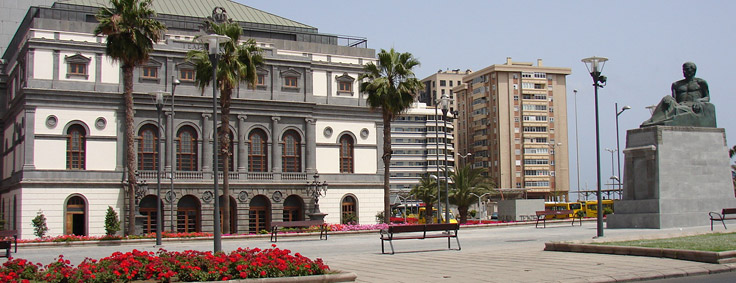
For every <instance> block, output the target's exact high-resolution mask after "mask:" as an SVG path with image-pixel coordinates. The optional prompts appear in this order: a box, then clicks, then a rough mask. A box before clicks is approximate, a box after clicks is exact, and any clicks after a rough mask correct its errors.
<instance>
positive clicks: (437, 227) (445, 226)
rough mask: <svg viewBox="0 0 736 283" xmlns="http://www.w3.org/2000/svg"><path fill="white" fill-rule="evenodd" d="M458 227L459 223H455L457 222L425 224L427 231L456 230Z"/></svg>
mask: <svg viewBox="0 0 736 283" xmlns="http://www.w3.org/2000/svg"><path fill="white" fill-rule="evenodd" d="M459 228H460V224H457V223H438V224H427V231H446V230H457V229H459Z"/></svg>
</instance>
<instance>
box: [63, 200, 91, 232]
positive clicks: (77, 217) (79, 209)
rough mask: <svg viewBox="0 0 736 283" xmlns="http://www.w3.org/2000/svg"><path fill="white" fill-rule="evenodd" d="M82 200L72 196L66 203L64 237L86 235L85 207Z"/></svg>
mask: <svg viewBox="0 0 736 283" xmlns="http://www.w3.org/2000/svg"><path fill="white" fill-rule="evenodd" d="M86 206H87V205H86V202H85V201H84V198H82V197H80V196H73V197H71V198H69V200H67V202H66V219H65V227H64V234H65V235H77V236H86V235H87V207H86Z"/></svg>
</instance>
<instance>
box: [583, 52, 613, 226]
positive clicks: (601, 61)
mask: <svg viewBox="0 0 736 283" xmlns="http://www.w3.org/2000/svg"><path fill="white" fill-rule="evenodd" d="M581 61H582V62H583V63H585V67H586V68H587V69H588V72H589V73H590V76H591V77H592V78H593V89H594V90H595V157H596V181H597V182H596V185H597V186H598V191H597V198H598V219H597V224H598V225H597V232H598V235H597V237H603V213H602V212H603V200H602V198H601V140H600V129H599V121H598V88H601V87H603V86H605V85H606V80H607V79H606V76H602V75H601V72H602V71H603V67H604V66H605V65H606V61H608V58H605V57H589V58H585V59H583V60H581Z"/></svg>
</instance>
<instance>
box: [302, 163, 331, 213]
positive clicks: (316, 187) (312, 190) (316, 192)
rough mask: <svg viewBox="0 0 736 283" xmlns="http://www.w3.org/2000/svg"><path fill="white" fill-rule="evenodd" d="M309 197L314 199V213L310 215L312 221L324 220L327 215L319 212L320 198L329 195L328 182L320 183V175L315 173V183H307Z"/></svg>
mask: <svg viewBox="0 0 736 283" xmlns="http://www.w3.org/2000/svg"><path fill="white" fill-rule="evenodd" d="M306 192H307V195H308V196H310V197H312V199H313V200H314V207H313V208H312V212H311V213H308V214H307V215H309V219H310V220H322V219H324V218H325V215H327V214H326V213H322V212H321V211H319V198H320V197H321V196H324V195H327V181H322V182H320V181H319V174H318V173H314V181H312V182H307V186H306Z"/></svg>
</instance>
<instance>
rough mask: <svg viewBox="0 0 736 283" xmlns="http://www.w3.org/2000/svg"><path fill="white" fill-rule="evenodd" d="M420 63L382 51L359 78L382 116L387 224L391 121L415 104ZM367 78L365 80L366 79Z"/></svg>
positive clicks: (369, 101)
mask: <svg viewBox="0 0 736 283" xmlns="http://www.w3.org/2000/svg"><path fill="white" fill-rule="evenodd" d="M417 66H419V60H417V59H416V58H414V56H412V55H411V53H408V52H405V53H398V52H396V51H395V50H394V49H393V48H391V50H390V51H386V50H384V49H381V52H379V53H378V61H377V64H374V63H373V62H369V63H368V64H366V65H365V67H364V68H363V71H364V72H365V73H364V74H362V75H360V77H359V78H358V79H359V80H361V81H363V82H361V83H360V91H361V92H365V93H367V94H368V98H367V99H366V100H367V102H368V106H370V108H371V109H373V110H379V109H380V111H381V116H382V117H383V156H382V159H383V171H384V173H383V211H384V212H383V215H384V223H389V222H390V221H389V219H390V218H389V217H390V215H391V200H390V199H389V193H390V190H389V177H390V176H391V175H390V169H389V167H390V165H391V152H392V151H391V121H393V120H394V119H396V117H397V116H399V115H401V113H403V112H405V111H406V110H407V109H409V107H411V104H412V103H413V102H414V95H415V94H416V93H417V91H419V89H421V87H422V83H421V82H420V81H419V80H418V79H417V78H416V77H415V76H414V71H413V70H412V69H413V68H414V67H417ZM366 79H367V80H366Z"/></svg>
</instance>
